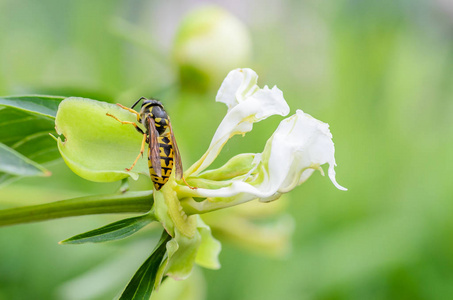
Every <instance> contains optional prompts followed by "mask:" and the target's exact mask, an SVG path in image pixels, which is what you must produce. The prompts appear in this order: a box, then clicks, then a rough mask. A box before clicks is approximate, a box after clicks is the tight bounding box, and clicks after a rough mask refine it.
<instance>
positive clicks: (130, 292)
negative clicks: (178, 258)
mask: <svg viewBox="0 0 453 300" xmlns="http://www.w3.org/2000/svg"><path fill="white" fill-rule="evenodd" d="M170 239H171V236H169V235H168V233H167V232H166V231H165V230H164V232H163V233H162V236H161V238H160V240H159V242H158V243H157V245H156V247H155V248H154V251H153V253H152V254H151V256H150V257H149V258H148V259H147V260H146V261H145V262H144V263H143V264H142V265H141V267H140V268H139V269H138V270H137V272H136V273H135V274H134V276H133V277H132V279H131V280H130V281H129V283H128V285H127V286H126V288H125V289H124V291H123V293H122V294H121V297H120V300H139V299H140V300H143V299H149V297H151V294H152V292H153V288H154V282H155V281H156V275H157V271H158V269H159V266H160V265H161V263H162V259H163V258H164V256H165V253H166V252H167V248H166V244H167V242H168V241H169V240H170Z"/></svg>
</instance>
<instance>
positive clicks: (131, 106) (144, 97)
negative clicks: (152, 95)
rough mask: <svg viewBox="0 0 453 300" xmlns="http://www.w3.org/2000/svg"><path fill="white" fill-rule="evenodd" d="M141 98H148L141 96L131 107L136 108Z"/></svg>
mask: <svg viewBox="0 0 453 300" xmlns="http://www.w3.org/2000/svg"><path fill="white" fill-rule="evenodd" d="M141 100H146V97H140V99H138V100H137V101H136V102H135V103H134V105H132V106H131V109H132V108H134V106H135V105H137V104H138V103H139V102H140V101H141Z"/></svg>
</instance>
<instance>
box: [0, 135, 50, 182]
mask: <svg viewBox="0 0 453 300" xmlns="http://www.w3.org/2000/svg"><path fill="white" fill-rule="evenodd" d="M0 171H1V172H4V173H8V174H12V175H17V176H49V175H50V172H49V171H48V170H46V169H45V168H44V167H42V166H41V165H39V164H37V163H35V162H34V161H32V160H30V159H28V158H27V157H25V156H23V155H22V154H20V153H19V152H17V151H14V150H13V149H11V148H9V147H8V146H6V145H4V144H2V143H0Z"/></svg>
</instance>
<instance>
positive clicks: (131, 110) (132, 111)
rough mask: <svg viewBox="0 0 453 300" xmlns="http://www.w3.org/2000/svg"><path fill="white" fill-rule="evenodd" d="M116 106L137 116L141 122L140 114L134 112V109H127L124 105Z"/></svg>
mask: <svg viewBox="0 0 453 300" xmlns="http://www.w3.org/2000/svg"><path fill="white" fill-rule="evenodd" d="M116 105H118V106H119V107H121V108H122V109H125V110H127V111H129V112H131V113H133V114H135V115H136V116H137V121H139V122H140V120H141V118H140V114H139V113H138V112H136V111H135V110H133V109H132V108H129V107H126V106H124V105H121V104H119V103H117V104H116Z"/></svg>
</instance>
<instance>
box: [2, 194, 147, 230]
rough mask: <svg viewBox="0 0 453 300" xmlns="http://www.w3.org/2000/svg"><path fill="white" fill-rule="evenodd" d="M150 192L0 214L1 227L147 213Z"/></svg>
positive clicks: (104, 196)
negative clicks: (67, 218) (78, 217)
mask: <svg viewBox="0 0 453 300" xmlns="http://www.w3.org/2000/svg"><path fill="white" fill-rule="evenodd" d="M153 202H154V199H153V195H152V191H142V192H127V193H124V194H110V195H100V196H99V195H98V196H88V197H80V198H74V199H68V200H62V201H57V202H52V203H46V204H40V205H31V206H25V207H17V208H10V209H4V210H0V227H1V226H8V225H14V224H22V223H30V222H38V221H46V220H52V219H58V218H65V217H74V216H84V215H95V214H114V213H133V212H137V213H145V212H148V211H149V210H150V209H151V207H152V205H153Z"/></svg>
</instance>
